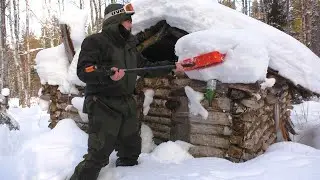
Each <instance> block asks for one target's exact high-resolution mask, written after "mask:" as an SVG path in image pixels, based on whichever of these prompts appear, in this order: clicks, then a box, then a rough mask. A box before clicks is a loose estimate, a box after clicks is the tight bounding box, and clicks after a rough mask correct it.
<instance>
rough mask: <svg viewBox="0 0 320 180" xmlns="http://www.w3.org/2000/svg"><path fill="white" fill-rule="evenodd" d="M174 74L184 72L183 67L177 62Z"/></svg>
mask: <svg viewBox="0 0 320 180" xmlns="http://www.w3.org/2000/svg"><path fill="white" fill-rule="evenodd" d="M176 72H181V73H182V72H184V69H183V66H182V65H181V63H179V62H176Z"/></svg>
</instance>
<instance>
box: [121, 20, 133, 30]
mask: <svg viewBox="0 0 320 180" xmlns="http://www.w3.org/2000/svg"><path fill="white" fill-rule="evenodd" d="M121 24H122V26H123V27H124V28H126V29H127V30H128V31H131V28H132V22H131V21H130V20H126V21H123V22H122V23H121Z"/></svg>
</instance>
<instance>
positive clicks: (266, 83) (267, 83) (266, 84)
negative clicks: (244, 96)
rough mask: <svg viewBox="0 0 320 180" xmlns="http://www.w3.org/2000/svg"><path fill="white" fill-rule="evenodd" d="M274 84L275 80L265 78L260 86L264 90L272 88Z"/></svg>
mask: <svg viewBox="0 0 320 180" xmlns="http://www.w3.org/2000/svg"><path fill="white" fill-rule="evenodd" d="M275 83H276V79H275V78H266V79H265V81H264V82H263V83H261V84H260V86H261V89H266V88H268V87H272V86H273V85H274V84H275Z"/></svg>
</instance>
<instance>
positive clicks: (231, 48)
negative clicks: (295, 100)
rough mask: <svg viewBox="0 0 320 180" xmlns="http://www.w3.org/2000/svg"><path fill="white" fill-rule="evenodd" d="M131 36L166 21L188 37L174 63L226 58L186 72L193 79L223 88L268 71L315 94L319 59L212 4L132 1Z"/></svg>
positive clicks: (260, 77) (319, 84) (287, 38)
mask: <svg viewBox="0 0 320 180" xmlns="http://www.w3.org/2000/svg"><path fill="white" fill-rule="evenodd" d="M131 2H132V3H133V6H134V7H135V12H136V13H135V14H134V15H133V23H134V26H133V33H134V34H136V33H138V32H140V31H143V30H144V29H146V28H149V27H150V26H152V25H154V24H156V23H157V22H158V21H160V20H166V21H167V23H168V24H169V25H171V26H174V27H177V28H179V29H183V30H185V31H187V32H188V33H190V34H189V35H186V36H184V37H182V38H181V39H179V40H178V42H177V43H176V47H175V51H176V55H177V56H178V57H179V60H182V59H184V58H187V57H192V56H196V55H199V54H201V53H204V52H209V51H212V50H219V51H221V52H222V53H227V56H226V59H225V60H226V61H225V63H223V64H221V65H218V66H216V67H210V68H206V69H203V70H197V71H191V72H187V75H188V76H189V77H190V78H192V79H198V80H204V81H206V80H208V79H218V80H220V81H222V82H226V83H251V82H256V81H258V80H261V81H263V80H264V79H265V77H266V73H267V68H268V67H270V68H272V69H274V70H277V71H279V74H280V75H281V76H283V77H285V78H288V79H290V80H291V81H292V82H293V83H295V84H300V85H301V86H303V87H305V88H307V89H309V90H311V91H314V92H317V93H320V74H319V73H318V72H320V58H319V57H318V56H316V55H315V54H314V53H313V52H312V51H311V50H310V49H309V48H307V47H306V46H305V45H303V44H302V43H300V42H299V41H297V40H296V39H294V38H293V37H291V36H289V35H287V34H285V33H283V32H281V31H279V30H277V29H275V28H273V27H272V26H269V25H267V24H265V23H263V22H261V21H258V20H256V19H254V18H251V17H249V16H246V15H244V14H242V13H240V12H237V11H236V10H233V9H231V8H228V7H226V6H223V5H221V4H219V3H217V2H216V1H213V0H201V1H198V0H188V1H185V0H174V1H172V0H159V1H154V0H132V1H131Z"/></svg>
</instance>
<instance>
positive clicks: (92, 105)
mask: <svg viewBox="0 0 320 180" xmlns="http://www.w3.org/2000/svg"><path fill="white" fill-rule="evenodd" d="M84 104H85V106H84V110H85V111H86V112H87V113H88V116H89V129H88V134H89V138H88V153H87V154H86V155H84V160H83V161H82V162H80V163H79V164H78V165H77V167H76V168H75V171H74V174H73V175H72V178H71V180H82V179H86V178H87V179H92V180H95V179H96V178H97V177H98V176H97V174H99V172H100V170H101V168H102V167H104V166H106V165H107V164H108V163H109V156H110V154H111V153H112V151H113V150H114V149H116V150H117V151H118V154H117V155H118V157H119V158H126V159H131V160H133V161H135V160H137V159H138V157H139V154H140V153H141V137H140V122H139V121H138V120H137V118H136V102H135V100H134V99H133V97H108V98H106V97H97V96H88V97H86V99H85V102H84ZM116 144H117V146H116Z"/></svg>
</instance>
